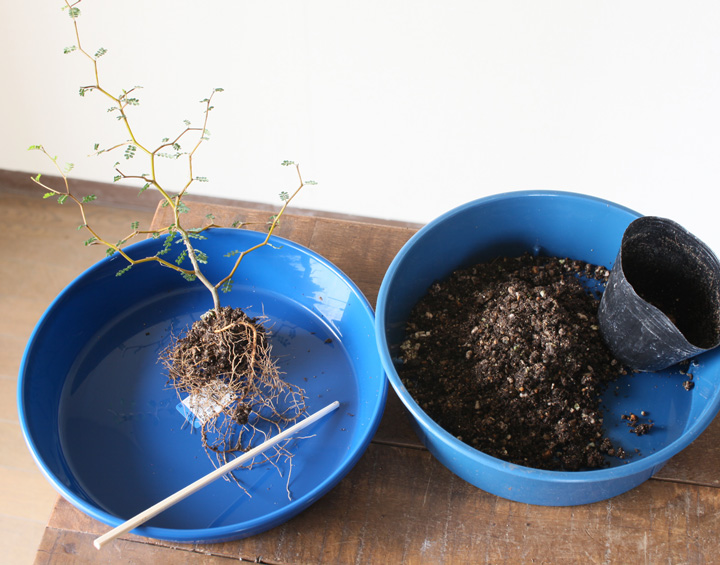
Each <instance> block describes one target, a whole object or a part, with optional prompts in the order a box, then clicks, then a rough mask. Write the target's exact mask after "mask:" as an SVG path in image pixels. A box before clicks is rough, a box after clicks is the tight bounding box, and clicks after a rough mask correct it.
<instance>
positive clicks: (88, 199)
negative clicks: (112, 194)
mask: <svg viewBox="0 0 720 565" xmlns="http://www.w3.org/2000/svg"><path fill="white" fill-rule="evenodd" d="M94 200H97V196H95V195H94V194H88V195H87V196H83V198H82V201H81V202H82V203H83V204H87V203H88V202H93V201H94Z"/></svg>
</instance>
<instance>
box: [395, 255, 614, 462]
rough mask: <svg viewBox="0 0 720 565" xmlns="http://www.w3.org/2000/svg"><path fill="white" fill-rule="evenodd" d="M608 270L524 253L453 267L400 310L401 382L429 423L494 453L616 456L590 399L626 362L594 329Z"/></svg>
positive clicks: (563, 458) (574, 458)
mask: <svg viewBox="0 0 720 565" xmlns="http://www.w3.org/2000/svg"><path fill="white" fill-rule="evenodd" d="M608 275H609V272H608V271H607V269H605V268H604V267H601V266H594V265H589V264H587V263H585V262H580V261H573V260H569V259H559V258H555V257H533V256H531V255H529V254H526V255H523V256H521V257H515V258H499V259H496V260H494V261H492V262H488V263H483V264H479V265H476V266H474V267H471V268H469V269H463V270H458V271H456V272H454V273H452V275H451V276H450V277H449V278H448V279H447V280H445V281H442V282H436V283H435V284H433V285H432V286H431V288H430V289H429V290H428V293H427V295H426V296H425V297H424V298H423V299H421V301H420V302H419V303H418V304H417V305H416V307H415V308H414V310H413V312H412V314H411V316H410V319H409V321H408V325H407V328H406V331H407V335H406V339H405V341H404V342H403V343H402V345H401V353H400V358H401V361H402V362H401V363H399V364H398V372H399V374H400V377H401V379H402V380H403V383H404V384H405V386H406V387H407V388H408V391H409V392H410V394H411V395H412V396H413V398H414V399H415V400H416V401H417V402H418V404H419V405H420V406H421V407H422V409H423V410H425V411H426V412H427V414H428V415H429V416H430V417H431V418H432V419H433V420H435V421H436V422H437V423H438V424H439V425H440V426H442V427H443V428H444V429H446V430H447V431H448V432H450V433H452V434H453V435H454V436H456V437H458V438H459V439H460V440H462V441H463V442H465V443H467V444H469V445H471V446H473V447H475V448H477V449H479V450H480V451H482V452H484V453H487V454H488V455H492V456H494V457H498V458H500V459H503V460H505V461H509V462H512V463H515V464H518V465H524V466H527V467H534V468H538V469H547V470H565V471H575V470H582V469H597V468H602V467H604V466H606V465H607V463H606V455H610V456H616V457H621V458H624V457H625V452H624V451H623V449H622V448H621V447H617V448H616V447H614V446H613V445H612V444H611V442H610V440H609V439H608V438H607V437H605V435H604V431H603V414H602V410H601V398H600V395H601V394H602V392H603V391H604V390H605V388H606V387H607V385H608V384H609V383H611V382H613V381H615V380H616V379H617V378H619V377H620V376H622V375H624V374H626V373H627V369H626V368H625V367H624V366H623V365H622V364H621V363H620V362H619V361H617V360H616V359H615V358H614V357H613V356H612V354H611V353H610V351H609V350H608V348H607V346H606V345H605V343H604V342H603V340H602V338H601V336H600V333H599V329H598V320H597V309H598V302H599V294H600V292H601V290H602V288H603V286H602V285H603V283H604V282H605V281H606V280H607V277H608ZM579 276H583V277H586V278H587V279H592V280H594V281H597V283H596V284H598V287H599V288H598V290H597V291H594V292H593V291H589V290H588V289H587V288H586V287H585V286H583V284H582V283H581V282H580V279H579Z"/></svg>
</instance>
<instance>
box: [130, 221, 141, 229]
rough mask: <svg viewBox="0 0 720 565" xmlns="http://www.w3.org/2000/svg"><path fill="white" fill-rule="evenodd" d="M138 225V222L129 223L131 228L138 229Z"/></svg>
mask: <svg viewBox="0 0 720 565" xmlns="http://www.w3.org/2000/svg"><path fill="white" fill-rule="evenodd" d="M139 227H140V222H132V223H131V224H130V228H131V229H133V230H136V229H138V228H139Z"/></svg>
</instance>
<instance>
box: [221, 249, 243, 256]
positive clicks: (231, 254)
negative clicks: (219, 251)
mask: <svg viewBox="0 0 720 565" xmlns="http://www.w3.org/2000/svg"><path fill="white" fill-rule="evenodd" d="M235 255H240V251H238V250H237V249H234V250H233V251H228V252H227V253H225V255H223V257H235Z"/></svg>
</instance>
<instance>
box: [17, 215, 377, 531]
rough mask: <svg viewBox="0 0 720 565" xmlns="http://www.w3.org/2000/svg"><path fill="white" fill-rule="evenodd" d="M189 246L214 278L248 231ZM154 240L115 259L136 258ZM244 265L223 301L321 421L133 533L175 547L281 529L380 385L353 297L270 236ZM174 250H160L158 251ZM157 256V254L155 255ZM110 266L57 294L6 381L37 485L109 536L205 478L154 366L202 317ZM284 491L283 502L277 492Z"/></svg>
mask: <svg viewBox="0 0 720 565" xmlns="http://www.w3.org/2000/svg"><path fill="white" fill-rule="evenodd" d="M207 236H208V239H207V240H205V241H199V242H198V243H197V247H198V248H199V249H201V250H202V251H204V252H205V253H206V254H207V255H208V256H209V257H210V263H209V265H208V268H207V270H206V271H207V275H208V277H209V278H210V280H213V281H217V280H220V279H221V278H222V277H224V276H225V275H226V274H227V272H228V269H229V266H230V265H231V264H232V262H233V261H234V258H225V257H223V255H224V254H225V253H227V252H228V251H231V250H233V249H240V250H242V249H247V248H249V247H250V246H252V245H255V244H256V243H258V242H260V241H261V239H262V238H264V237H265V236H264V234H260V233H256V232H251V231H246V230H230V229H213V230H211V231H210V232H208V233H207ZM162 243H163V240H162V239H159V240H147V241H143V242H140V243H137V244H135V245H132V246H130V247H128V248H127V251H128V253H129V254H130V255H131V256H133V257H135V258H140V257H144V256H148V255H153V254H155V253H156V252H157V251H158V250H160V248H161V246H162ZM272 245H273V247H263V248H262V249H260V250H258V251H255V252H253V253H251V254H250V255H248V256H246V257H245V259H244V260H243V262H242V265H241V267H240V270H239V272H238V276H237V277H236V278H235V284H234V286H233V290H232V292H230V293H229V294H226V295H222V296H221V298H222V300H223V302H224V303H225V304H227V305H231V306H239V307H242V308H244V309H245V311H246V312H247V313H248V314H249V315H251V316H257V315H264V316H266V317H267V318H269V321H268V322H267V324H266V325H267V327H268V328H269V329H270V330H271V338H270V341H271V343H272V346H273V353H274V354H275V356H276V357H277V358H278V360H279V365H280V369H281V371H283V372H284V373H285V378H286V379H287V380H288V381H290V382H292V383H295V384H297V385H299V386H301V387H303V388H304V389H305V391H306V393H307V407H308V412H309V413H312V412H315V411H317V410H319V409H320V408H322V407H324V406H326V405H327V404H330V403H331V402H332V401H334V400H338V401H340V403H341V406H340V409H338V410H336V411H335V412H333V413H332V414H330V415H329V416H327V417H325V418H324V419H322V420H321V421H319V422H317V423H314V424H312V425H311V426H310V427H309V428H307V429H306V430H305V431H303V433H302V435H303V436H307V437H306V439H298V440H296V441H294V442H293V443H291V444H290V445H289V449H290V450H291V451H293V452H294V453H295V457H294V458H293V459H292V474H291V475H290V481H289V483H288V480H287V476H288V472H289V471H290V469H289V467H288V463H287V461H285V462H281V464H280V465H279V467H280V471H281V472H282V476H281V475H280V473H278V471H277V469H275V468H274V467H273V466H271V465H267V464H265V465H259V466H256V467H254V468H253V469H252V470H241V471H239V472H237V473H236V476H237V477H238V478H239V479H240V480H241V481H242V483H243V485H244V486H245V487H246V488H247V489H248V490H249V491H250V493H251V494H252V497H248V496H246V495H245V494H244V493H243V492H242V490H241V489H240V488H239V487H238V486H237V485H236V484H234V483H231V482H228V481H224V480H218V481H216V482H214V483H212V484H211V485H210V486H207V487H206V488H204V489H203V490H201V491H199V492H197V493H195V494H193V495H191V496H190V497H188V498H187V499H185V500H184V501H182V502H180V503H179V504H177V505H176V506H174V507H172V508H170V509H168V510H166V511H165V512H163V513H162V514H160V515H158V516H157V517H155V518H153V519H152V520H151V521H150V522H148V523H147V524H146V525H144V526H142V527H140V528H138V529H137V530H135V533H138V534H140V535H144V536H147V537H152V538H157V539H164V540H173V541H180V542H186V543H189V542H215V541H225V540H230V539H236V538H241V537H245V536H249V535H253V534H256V533H259V532H262V531H264V530H267V529H269V528H272V527H274V526H277V525H279V524H281V523H283V522H285V521H286V520H288V519H290V518H291V517H293V516H294V515H296V514H297V513H298V512H300V511H301V510H303V509H304V508H306V507H307V506H309V505H310V504H312V503H313V502H315V501H316V500H318V499H319V498H320V497H321V496H323V494H325V493H326V492H328V491H329V490H330V489H331V488H332V487H333V486H334V485H335V484H337V483H338V481H340V479H341V478H342V477H343V476H344V475H345V474H346V473H347V472H348V471H349V470H350V469H351V468H352V467H353V465H354V464H355V463H356V462H357V461H358V459H359V458H360V456H361V455H362V453H363V452H364V451H365V448H366V447H367V445H368V443H369V442H370V439H371V438H372V436H373V434H374V432H375V429H376V428H377V425H378V423H379V421H380V418H381V416H382V413H383V409H384V405H385V399H386V392H387V381H386V379H385V375H384V374H383V369H382V365H381V363H380V359H379V355H378V353H377V348H376V345H375V335H374V317H373V312H372V309H371V307H370V305H369V304H368V303H367V301H366V300H365V298H364V297H363V295H362V294H361V292H360V291H359V290H358V289H357V287H356V286H355V285H354V284H353V283H352V282H351V281H350V280H349V279H348V278H347V277H346V276H345V275H344V274H343V273H342V272H340V271H339V270H338V269H337V268H336V267H334V266H333V265H332V264H330V263H329V262H328V261H327V260H325V259H323V258H322V257H320V256H318V255H317V254H315V253H313V252H312V251H310V250H308V249H306V248H304V247H302V246H300V245H297V244H294V243H292V242H290V241H287V240H283V239H281V238H277V237H274V238H273V239H272ZM179 251H180V246H179V245H176V246H174V249H173V254H175V255H176V254H177V253H178V252H179ZM169 258H170V259H172V255H170V256H169ZM125 265H126V263H125V262H124V260H123V259H122V258H121V257H119V256H115V257H112V258H109V259H106V260H104V261H102V262H100V263H98V264H97V265H95V266H94V267H92V268H91V269H89V270H88V271H86V272H85V273H84V274H82V275H81V276H80V277H78V278H77V279H76V280H75V281H74V282H73V283H72V284H70V285H69V286H68V287H67V288H66V289H65V290H64V291H63V292H62V293H61V294H60V295H59V296H58V297H57V299H56V300H55V301H54V302H53V303H52V304H51V306H50V307H49V308H48V310H47V312H45V314H44V315H43V317H42V319H41V320H40V321H39V323H38V325H37V327H36V328H35V330H34V332H33V334H32V336H31V338H30V341H29V343H28V345H27V348H26V352H25V355H24V358H23V361H22V365H21V368H20V379H19V388H18V406H19V413H20V422H21V426H22V430H23V433H24V435H25V439H26V441H27V444H28V446H29V448H30V450H31V452H32V454H33V456H34V458H35V460H36V462H37V464H38V465H39V467H40V469H41V470H42V472H43V473H44V474H45V476H46V477H47V479H48V480H49V481H50V482H51V483H52V485H53V486H54V487H55V488H56V489H57V490H58V491H59V493H60V494H61V495H62V496H63V497H65V498H66V499H67V500H68V501H69V502H71V503H72V504H73V505H75V506H76V507H77V508H79V509H80V510H82V511H83V512H85V513H87V514H88V515H90V516H91V517H93V518H95V519H97V520H100V521H102V522H104V523H105V524H108V525H109V526H117V525H118V524H120V523H121V522H123V521H125V520H126V519H128V518H131V517H132V516H134V515H135V514H137V513H139V512H140V511H142V510H144V509H145V508H148V507H149V506H151V505H153V504H155V503H156V502H158V501H159V500H162V499H164V498H165V497H166V496H168V495H170V494H172V493H174V492H176V491H177V490H179V489H181V488H182V487H184V486H186V485H188V484H190V483H192V482H193V481H195V480H196V479H198V478H200V477H202V476H204V475H205V474H207V473H208V472H210V471H212V470H213V466H212V464H211V462H210V460H209V458H208V456H207V455H206V454H205V451H204V450H203V448H202V444H201V440H200V436H199V434H198V433H197V431H195V432H194V433H192V432H191V429H192V426H190V425H188V424H187V423H186V422H185V420H184V418H183V416H182V415H181V414H180V412H179V411H178V410H177V409H176V406H177V404H178V398H177V395H176V393H175V391H174V390H173V389H172V387H170V386H169V385H168V384H167V375H166V374H165V373H164V369H163V367H162V366H161V365H160V364H159V363H158V362H157V357H158V353H159V352H160V351H161V350H162V349H163V348H164V347H165V346H166V345H167V344H168V343H169V342H170V338H171V334H172V333H173V332H175V333H177V332H180V331H182V330H183V329H184V328H185V327H186V326H188V325H190V324H191V323H192V322H193V321H194V320H196V319H197V318H198V317H199V316H200V315H201V314H203V313H204V312H206V311H207V310H208V309H209V308H211V307H212V300H211V297H210V294H209V292H208V291H207V290H206V289H205V288H204V287H203V286H202V285H201V284H199V283H198V282H195V283H188V282H187V281H185V280H184V279H183V278H182V277H181V276H180V275H179V274H178V273H176V272H175V271H172V270H170V269H167V268H163V267H161V266H159V265H156V264H151V265H139V266H136V267H134V268H132V269H131V270H130V271H129V272H127V273H126V274H125V275H123V276H121V277H117V276H116V273H117V271H118V270H119V269H121V268H122V267H124V266H125ZM286 487H289V490H290V497H289V496H288V492H287V488H286Z"/></svg>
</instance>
